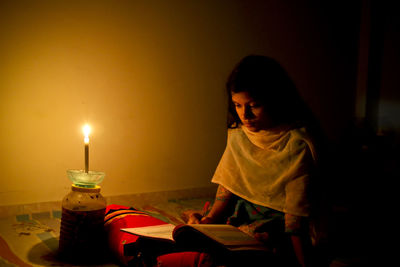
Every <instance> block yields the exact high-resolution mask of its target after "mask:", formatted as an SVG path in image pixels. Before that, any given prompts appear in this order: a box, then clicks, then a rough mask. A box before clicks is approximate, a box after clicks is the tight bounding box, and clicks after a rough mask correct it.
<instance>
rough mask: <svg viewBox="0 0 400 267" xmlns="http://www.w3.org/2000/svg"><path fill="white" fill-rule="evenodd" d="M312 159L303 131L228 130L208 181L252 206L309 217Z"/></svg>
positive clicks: (310, 149) (311, 147) (313, 155)
mask: <svg viewBox="0 0 400 267" xmlns="http://www.w3.org/2000/svg"><path fill="white" fill-rule="evenodd" d="M314 159H315V152H314V148H313V146H312V144H311V142H310V141H309V138H308V137H307V134H306V132H305V129H304V128H301V129H291V130H290V129H288V128H286V129H284V128H280V129H273V130H268V131H264V130H263V131H259V132H251V131H249V130H248V129H247V128H246V127H245V126H242V128H236V129H230V130H229V131H228V141H227V145H226V149H225V152H224V154H223V156H222V158H221V160H220V162H219V164H218V167H217V169H216V171H215V174H214V176H213V178H212V182H214V183H217V184H220V185H222V186H224V187H225V188H226V189H228V190H229V191H231V192H232V193H234V194H236V195H237V196H239V197H242V198H244V199H246V200H248V201H250V202H252V203H255V204H258V205H262V206H266V207H269V208H272V209H276V210H279V211H282V212H285V213H290V214H293V215H297V216H308V215H309V201H308V198H307V190H308V183H309V176H310V171H311V170H312V167H313V164H314Z"/></svg>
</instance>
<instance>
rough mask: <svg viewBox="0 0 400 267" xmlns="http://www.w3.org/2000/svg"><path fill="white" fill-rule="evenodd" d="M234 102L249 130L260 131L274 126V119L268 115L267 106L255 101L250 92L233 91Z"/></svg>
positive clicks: (237, 111)
mask: <svg viewBox="0 0 400 267" xmlns="http://www.w3.org/2000/svg"><path fill="white" fill-rule="evenodd" d="M232 102H233V104H234V105H235V109H236V113H237V114H238V116H239V118H240V120H241V122H242V124H243V125H244V126H246V127H247V129H249V131H252V132H258V131H260V130H266V129H268V128H270V127H272V125H273V124H272V121H271V119H270V118H269V117H268V116H267V113H266V111H265V107H264V106H263V105H262V104H261V103H259V102H257V101H255V100H254V99H253V98H252V97H251V96H250V95H249V93H248V92H239V93H233V92H232Z"/></svg>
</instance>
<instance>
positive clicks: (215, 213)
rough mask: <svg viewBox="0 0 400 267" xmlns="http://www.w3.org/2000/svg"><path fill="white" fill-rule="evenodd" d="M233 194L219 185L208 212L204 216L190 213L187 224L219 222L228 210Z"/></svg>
mask: <svg viewBox="0 0 400 267" xmlns="http://www.w3.org/2000/svg"><path fill="white" fill-rule="evenodd" d="M233 196H234V195H233V194H232V193H231V192H230V191H229V190H228V189H226V188H225V187H223V186H222V185H219V186H218V189H217V193H216V196H215V201H214V204H213V206H212V208H211V210H210V212H208V214H206V215H205V216H202V215H201V214H199V213H192V214H190V215H189V221H188V224H191V223H217V222H220V221H221V219H223V218H224V216H225V215H226V213H227V211H229V209H230V208H231V205H230V203H231V200H232V198H233Z"/></svg>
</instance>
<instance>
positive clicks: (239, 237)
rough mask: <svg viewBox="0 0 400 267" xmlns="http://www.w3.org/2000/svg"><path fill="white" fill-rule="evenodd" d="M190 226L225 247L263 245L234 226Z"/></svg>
mask: <svg viewBox="0 0 400 267" xmlns="http://www.w3.org/2000/svg"><path fill="white" fill-rule="evenodd" d="M190 226H191V227H193V228H194V229H196V230H198V231H200V232H202V233H204V234H205V235H207V236H209V237H210V238H213V239H214V240H216V241H218V242H220V243H222V244H224V245H230V246H235V245H250V246H253V245H256V246H259V245H261V243H260V242H259V241H257V240H256V239H255V238H254V237H252V236H250V235H248V234H246V233H244V232H242V231H240V230H239V229H238V228H236V227H234V226H232V225H227V224H191V225H190Z"/></svg>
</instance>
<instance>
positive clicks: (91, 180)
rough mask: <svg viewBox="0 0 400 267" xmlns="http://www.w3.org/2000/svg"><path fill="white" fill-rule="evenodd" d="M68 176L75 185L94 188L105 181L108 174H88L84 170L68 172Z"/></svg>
mask: <svg viewBox="0 0 400 267" xmlns="http://www.w3.org/2000/svg"><path fill="white" fill-rule="evenodd" d="M67 176H68V178H69V179H70V180H71V181H72V183H73V184H74V185H77V186H80V187H88V188H93V187H96V185H98V184H99V183H101V182H102V181H103V179H104V177H105V176H106V174H105V173H104V172H97V171H89V172H88V173H86V172H85V171H84V170H67Z"/></svg>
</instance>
